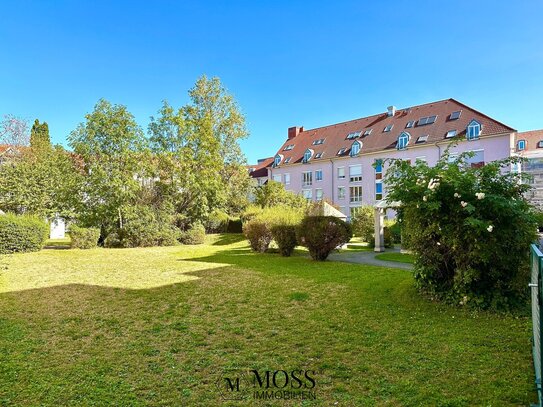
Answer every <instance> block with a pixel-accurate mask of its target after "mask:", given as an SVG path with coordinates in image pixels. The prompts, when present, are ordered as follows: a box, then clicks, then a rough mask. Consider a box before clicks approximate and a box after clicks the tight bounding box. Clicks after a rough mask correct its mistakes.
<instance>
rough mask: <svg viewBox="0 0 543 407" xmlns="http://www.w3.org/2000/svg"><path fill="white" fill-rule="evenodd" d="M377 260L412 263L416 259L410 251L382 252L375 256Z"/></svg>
mask: <svg viewBox="0 0 543 407" xmlns="http://www.w3.org/2000/svg"><path fill="white" fill-rule="evenodd" d="M375 258H376V259H377V260H385V261H395V262H398V263H410V264H413V263H414V261H415V259H414V257H413V255H412V254H408V253H394V252H389V253H380V254H378V255H376V256H375Z"/></svg>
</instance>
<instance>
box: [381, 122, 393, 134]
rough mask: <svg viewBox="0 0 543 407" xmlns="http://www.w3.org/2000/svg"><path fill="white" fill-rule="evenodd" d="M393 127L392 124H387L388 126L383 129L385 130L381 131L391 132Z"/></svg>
mask: <svg viewBox="0 0 543 407" xmlns="http://www.w3.org/2000/svg"><path fill="white" fill-rule="evenodd" d="M393 127H394V125H393V124H389V125H388V126H386V127H385V129H384V130H383V131H384V132H385V133H388V132H389V131H390V130H392V128H393Z"/></svg>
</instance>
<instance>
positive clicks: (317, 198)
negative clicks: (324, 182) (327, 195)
mask: <svg viewBox="0 0 543 407" xmlns="http://www.w3.org/2000/svg"><path fill="white" fill-rule="evenodd" d="M319 192H320V198H319ZM323 198H324V193H323V192H322V188H315V200H317V201H322V199H323Z"/></svg>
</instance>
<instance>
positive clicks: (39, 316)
mask: <svg viewBox="0 0 543 407" xmlns="http://www.w3.org/2000/svg"><path fill="white" fill-rule="evenodd" d="M1 262H2V263H3V266H4V268H3V269H0V270H1V271H0V292H1V294H0V405H55V406H57V405H106V404H107V405H126V406H128V405H130V406H132V405H143V404H147V405H149V404H151V405H176V406H197V405H202V406H214V405H220V404H221V401H222V400H221V398H220V395H219V392H218V390H217V388H216V386H215V381H216V380H217V379H218V377H219V375H220V373H221V372H222V371H223V369H226V368H242V369H253V368H255V369H265V368H269V369H273V370H275V369H283V370H292V369H296V368H308V369H315V370H319V371H320V370H322V371H323V373H322V374H320V375H319V376H318V377H317V379H318V382H317V387H316V393H317V400H316V401H312V402H304V405H326V406H329V405H344V406H357V405H383V404H387V403H388V404H389V405H414V406H416V405H431V406H435V405H443V406H445V405H447V406H472V405H493V406H498V405H500V406H501V405H527V404H528V403H529V402H533V401H535V397H534V393H533V392H532V388H533V385H532V383H533V378H532V364H531V354H530V351H531V345H530V323H529V320H528V319H527V318H525V317H513V316H498V315H493V314H488V313H484V312H480V313H470V312H466V311H463V310H460V309H453V308H448V307H445V306H441V305H439V304H436V303H432V302H429V301H427V300H425V299H422V298H420V296H419V295H418V294H417V293H416V292H415V290H414V289H413V287H412V277H411V274H410V273H409V272H407V271H403V270H398V269H386V268H379V267H370V266H363V265H355V264H348V263H336V262H326V263H315V262H312V261H310V260H309V259H307V258H306V255H305V253H303V252H298V253H297V255H296V256H294V257H292V258H282V257H279V256H278V255H277V254H263V255H257V254H253V253H251V252H250V251H249V250H248V247H247V245H246V244H245V242H244V241H242V240H241V237H239V236H237V235H224V236H220V237H214V238H212V239H210V240H209V242H208V244H206V245H202V246H178V247H168V248H143V249H117V250H114V249H94V250H90V251H83V250H62V249H48V250H43V251H41V252H38V253H29V254H18V255H13V256H10V257H7V258H5V257H4V258H3V259H2V261H1ZM5 267H7V268H5ZM336 402H337V404H334V403H336ZM272 404H273V405H300V401H290V402H289V401H287V402H283V401H281V402H273V403H272ZM233 405H247V404H239V403H238V404H233Z"/></svg>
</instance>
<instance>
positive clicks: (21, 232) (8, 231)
mask: <svg viewBox="0 0 543 407" xmlns="http://www.w3.org/2000/svg"><path fill="white" fill-rule="evenodd" d="M48 236H49V226H48V225H47V223H45V222H44V221H43V220H41V219H39V218H37V217H34V216H29V215H12V214H8V215H0V254H7V253H15V252H34V251H38V250H40V249H41V248H42V247H43V245H44V244H45V241H46V240H47V237H48Z"/></svg>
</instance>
